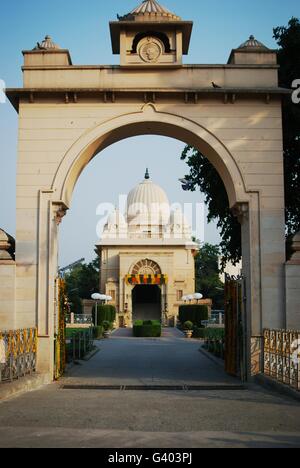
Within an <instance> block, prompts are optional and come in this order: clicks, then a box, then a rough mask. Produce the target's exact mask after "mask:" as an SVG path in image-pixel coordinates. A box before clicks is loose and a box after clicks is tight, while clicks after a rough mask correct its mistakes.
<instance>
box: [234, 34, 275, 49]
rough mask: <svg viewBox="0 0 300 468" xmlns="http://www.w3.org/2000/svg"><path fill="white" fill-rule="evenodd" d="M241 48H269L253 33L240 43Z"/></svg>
mask: <svg viewBox="0 0 300 468" xmlns="http://www.w3.org/2000/svg"><path fill="white" fill-rule="evenodd" d="M239 49H243V50H245V49H247V50H269V49H268V47H266V46H265V45H264V44H263V43H262V42H259V41H258V40H257V39H255V37H254V36H253V35H252V36H250V37H249V39H248V40H247V41H246V42H244V43H243V44H241V45H240V47H239Z"/></svg>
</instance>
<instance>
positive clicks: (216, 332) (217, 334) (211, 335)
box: [193, 328, 225, 341]
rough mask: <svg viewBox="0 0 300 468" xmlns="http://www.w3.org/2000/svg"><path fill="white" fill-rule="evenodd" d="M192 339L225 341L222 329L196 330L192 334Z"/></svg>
mask: <svg viewBox="0 0 300 468" xmlns="http://www.w3.org/2000/svg"><path fill="white" fill-rule="evenodd" d="M193 337H194V338H202V339H203V340H207V341H223V340H225V329H224V328H196V329H195V330H194V333H193Z"/></svg>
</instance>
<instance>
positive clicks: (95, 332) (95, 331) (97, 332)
mask: <svg viewBox="0 0 300 468" xmlns="http://www.w3.org/2000/svg"><path fill="white" fill-rule="evenodd" d="M103 331H104V329H103V327H102V326H98V327H94V328H93V335H94V338H95V340H99V339H100V338H102V337H103Z"/></svg>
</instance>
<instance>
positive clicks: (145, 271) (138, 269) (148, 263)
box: [131, 258, 162, 275]
mask: <svg viewBox="0 0 300 468" xmlns="http://www.w3.org/2000/svg"><path fill="white" fill-rule="evenodd" d="M161 273H162V271H161V268H160V266H159V265H158V263H156V262H154V261H153V260H149V259H148V258H147V259H144V260H140V261H139V262H137V263H136V264H135V265H134V266H133V267H132V269H131V274H132V275H161Z"/></svg>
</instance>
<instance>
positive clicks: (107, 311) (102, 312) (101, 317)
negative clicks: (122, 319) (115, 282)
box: [93, 304, 117, 326]
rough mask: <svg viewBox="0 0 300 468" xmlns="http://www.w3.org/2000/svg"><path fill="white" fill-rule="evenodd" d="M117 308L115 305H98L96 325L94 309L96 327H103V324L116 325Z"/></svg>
mask: <svg viewBox="0 0 300 468" xmlns="http://www.w3.org/2000/svg"><path fill="white" fill-rule="evenodd" d="M116 315H117V312H116V308H115V306H113V305H108V304H106V305H98V306H97V322H98V323H95V307H94V308H93V323H94V325H96V326H102V324H103V322H110V323H114V321H115V320H116Z"/></svg>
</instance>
